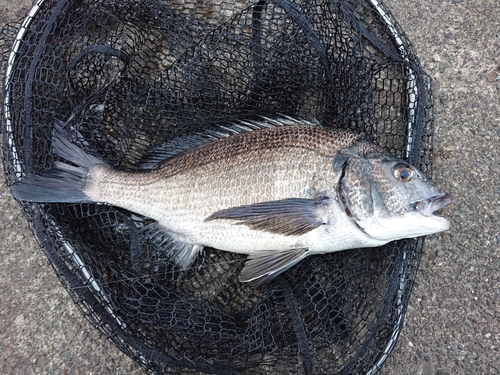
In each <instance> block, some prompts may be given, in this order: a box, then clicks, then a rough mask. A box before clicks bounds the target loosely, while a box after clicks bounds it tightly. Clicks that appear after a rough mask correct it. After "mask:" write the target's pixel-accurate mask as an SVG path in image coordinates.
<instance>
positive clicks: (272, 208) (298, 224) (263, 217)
mask: <svg viewBox="0 0 500 375" xmlns="http://www.w3.org/2000/svg"><path fill="white" fill-rule="evenodd" d="M327 202H328V198H327V197H318V198H316V199H303V198H289V199H282V200H277V201H268V202H261V203H255V204H250V205H244V206H238V207H231V208H227V209H224V210H220V211H217V212H214V213H213V214H212V215H210V216H209V217H207V218H206V219H205V221H211V220H217V219H229V220H238V223H237V224H245V225H247V226H249V227H250V228H252V229H257V230H262V231H266V232H270V233H277V234H284V235H287V236H290V235H301V234H304V233H307V232H309V231H311V230H313V229H315V228H317V227H319V226H320V225H323V224H324V223H322V222H321V221H319V220H318V219H317V217H316V215H315V212H316V210H317V208H318V207H319V206H321V205H325V204H327Z"/></svg>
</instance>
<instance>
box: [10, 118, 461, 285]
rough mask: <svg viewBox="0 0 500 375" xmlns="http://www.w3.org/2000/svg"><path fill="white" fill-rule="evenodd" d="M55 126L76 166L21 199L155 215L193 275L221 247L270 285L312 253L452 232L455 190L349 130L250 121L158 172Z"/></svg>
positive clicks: (37, 178)
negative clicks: (198, 261) (121, 164)
mask: <svg viewBox="0 0 500 375" xmlns="http://www.w3.org/2000/svg"><path fill="white" fill-rule="evenodd" d="M54 126H55V129H54V138H53V143H52V147H53V148H54V153H56V154H58V155H59V156H60V157H62V158H64V159H65V160H67V161H68V162H71V163H72V164H71V165H70V164H69V163H64V162H60V161H58V162H55V163H54V165H53V167H52V169H50V170H49V171H47V172H46V173H45V174H42V175H35V174H28V175H27V176H26V177H25V178H23V179H22V180H21V181H20V182H19V183H17V184H15V185H14V186H12V188H11V190H12V194H13V195H14V196H15V197H16V198H18V199H22V200H27V201H32V202H68V203H70V202H73V203H74V202H105V203H108V204H110V205H114V206H118V207H122V208H124V209H127V210H130V211H133V212H136V213H138V214H141V215H144V216H147V217H150V218H152V219H154V220H156V221H157V224H154V230H157V231H161V232H162V233H163V235H165V236H168V237H169V238H170V240H169V241H166V245H165V252H166V254H168V255H169V256H170V257H171V259H172V260H173V261H174V262H175V263H176V264H177V265H178V266H179V267H180V268H181V269H183V270H185V269H187V268H188V267H189V266H190V265H191V263H192V262H193V260H194V259H195V257H196V256H197V254H198V253H199V252H200V251H201V250H202V249H203V247H204V246H209V247H213V248H216V249H220V250H225V251H231V252H235V253H243V254H248V255H249V257H248V260H247V262H246V264H245V267H244V269H243V271H242V272H241V275H240V281H243V282H248V281H253V282H254V283H260V282H264V281H267V280H270V279H272V278H274V277H275V276H277V275H278V274H280V273H281V272H283V271H285V270H286V269H288V268H289V267H291V266H293V265H294V264H296V263H297V262H299V261H300V260H302V259H304V258H305V257H307V256H309V255H313V254H324V253H329V252H333V251H340V250H345V249H351V248H359V247H374V246H380V245H383V244H385V243H387V242H389V241H392V240H397V239H401V238H411V237H418V236H423V235H427V234H431V233H436V232H440V231H443V230H446V229H448V228H449V223H448V221H446V220H445V219H444V218H442V217H439V216H436V215H434V214H433V213H434V212H435V211H436V210H439V209H441V208H443V207H445V206H447V205H448V204H450V203H453V202H454V199H453V197H452V196H451V195H449V194H446V193H441V192H440V191H439V190H438V189H437V188H436V187H435V186H434V185H433V184H432V183H431V182H430V181H428V180H426V179H425V178H424V177H423V176H422V174H421V173H420V172H419V171H418V170H417V169H416V168H415V167H413V166H411V165H409V164H408V163H407V162H406V161H404V160H402V159H399V158H396V157H394V156H392V155H390V154H388V153H387V152H386V151H384V149H382V148H380V147H379V146H377V145H374V144H372V143H369V142H366V141H364V140H363V139H362V137H361V136H359V135H357V134H354V133H351V132H348V131H346V130H340V129H333V128H327V127H324V126H320V125H317V124H315V123H310V122H307V121H303V120H295V119H291V118H281V119H273V120H270V119H266V120H263V121H262V122H246V123H245V122H242V123H240V124H237V125H235V126H233V127H232V128H231V129H227V134H221V135H220V137H217V136H214V135H213V134H214V133H212V136H211V138H212V139H211V141H206V142H204V143H202V144H200V145H197V146H193V147H192V148H189V149H187V150H184V151H180V152H179V153H178V154H176V155H173V156H171V157H168V158H166V160H163V161H161V162H160V163H158V165H157V166H156V167H155V168H154V169H152V170H147V171H139V172H125V171H120V170H117V169H114V168H112V167H111V166H109V165H107V164H106V163H105V162H103V161H102V160H101V159H99V158H97V157H95V156H91V155H89V154H87V153H86V152H84V151H83V150H82V149H80V148H79V147H77V146H76V145H74V144H73V143H72V142H71V141H70V140H69V138H68V136H67V135H66V132H65V130H64V129H63V127H64V123H61V122H60V121H57V120H56V121H55V124H54ZM222 132H223V131H222ZM73 164H74V165H76V166H77V167H76V166H74V165H73ZM150 230H151V228H150Z"/></svg>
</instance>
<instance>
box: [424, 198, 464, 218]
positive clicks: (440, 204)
mask: <svg viewBox="0 0 500 375" xmlns="http://www.w3.org/2000/svg"><path fill="white" fill-rule="evenodd" d="M454 203H456V200H455V198H454V197H453V195H451V194H448V193H442V194H438V195H433V196H432V197H429V198H427V199H425V200H423V201H419V202H416V203H415V205H414V207H415V209H416V210H418V211H419V212H420V213H421V214H422V215H424V216H428V217H432V216H436V215H435V214H434V213H435V212H436V211H438V210H440V209H442V208H444V207H446V206H448V205H450V204H454Z"/></svg>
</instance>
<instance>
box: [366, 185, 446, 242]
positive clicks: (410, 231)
mask: <svg viewBox="0 0 500 375" xmlns="http://www.w3.org/2000/svg"><path fill="white" fill-rule="evenodd" d="M454 203H455V198H453V196H452V195H450V194H447V193H442V194H437V195H433V196H431V197H429V198H427V199H424V200H421V201H419V202H415V203H414V204H413V205H412V206H413V210H410V211H408V212H406V213H404V214H403V215H385V216H376V215H375V216H372V217H369V218H367V219H365V220H358V221H356V224H357V225H358V226H359V227H360V228H361V229H362V230H363V231H364V232H365V233H366V234H367V235H369V236H370V237H372V238H376V239H378V240H381V241H387V242H389V241H394V240H399V239H403V238H415V237H420V236H426V235H429V234H435V233H439V232H443V231H445V230H448V229H449V228H450V223H449V221H448V220H446V219H445V218H444V217H441V216H438V215H435V214H434V213H435V212H436V211H438V210H440V209H442V208H444V207H446V206H448V205H450V204H454Z"/></svg>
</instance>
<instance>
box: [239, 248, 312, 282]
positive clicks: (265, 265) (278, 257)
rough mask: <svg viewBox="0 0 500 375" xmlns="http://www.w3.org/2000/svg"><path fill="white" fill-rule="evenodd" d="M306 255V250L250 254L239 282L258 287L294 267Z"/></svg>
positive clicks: (267, 251)
mask: <svg viewBox="0 0 500 375" xmlns="http://www.w3.org/2000/svg"><path fill="white" fill-rule="evenodd" d="M307 255H309V254H308V251H307V249H304V248H301V249H289V250H284V251H283V250H263V251H259V252H256V253H255V254H250V255H249V257H248V259H247V262H246V263H245V267H244V268H243V270H242V271H241V274H240V277H239V280H240V281H241V282H244V283H246V282H251V283H252V284H254V285H258V284H261V283H264V282H267V281H269V280H272V279H274V278H275V277H276V276H278V275H279V274H281V273H282V272H284V271H286V270H287V269H289V268H290V267H292V266H294V265H295V264H297V263H298V262H300V261H301V260H302V259H304V258H305V257H306V256H307Z"/></svg>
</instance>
